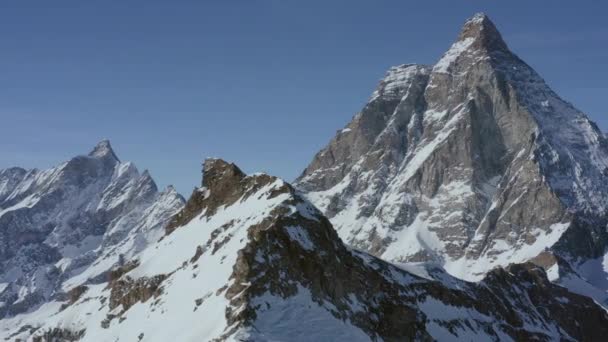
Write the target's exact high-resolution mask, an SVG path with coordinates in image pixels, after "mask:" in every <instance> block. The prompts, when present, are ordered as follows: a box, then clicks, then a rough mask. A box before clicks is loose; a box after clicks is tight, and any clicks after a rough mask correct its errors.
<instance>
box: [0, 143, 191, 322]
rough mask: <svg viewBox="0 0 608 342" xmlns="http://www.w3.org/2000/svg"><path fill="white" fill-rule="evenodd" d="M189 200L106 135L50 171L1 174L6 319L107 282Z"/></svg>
mask: <svg viewBox="0 0 608 342" xmlns="http://www.w3.org/2000/svg"><path fill="white" fill-rule="evenodd" d="M183 202H184V200H183V198H182V197H181V196H180V195H179V194H178V193H177V192H176V191H175V190H174V189H173V188H168V189H166V190H165V191H162V192H159V191H158V189H157V187H156V184H155V183H154V181H153V180H152V177H151V176H150V174H149V173H148V172H147V171H144V172H143V173H139V171H138V170H137V168H136V167H135V166H134V165H133V164H132V163H130V162H121V161H120V160H119V159H118V157H117V156H116V154H115V153H114V151H113V150H112V148H111V146H110V143H109V141H107V140H104V141H101V142H100V143H99V144H97V145H96V146H95V147H94V149H93V150H92V151H91V152H90V153H89V154H88V155H83V156H77V157H75V158H73V159H71V160H69V161H67V162H65V163H63V164H61V165H59V166H57V167H55V168H52V169H49V170H36V169H34V170H24V169H20V168H11V169H6V170H2V171H0V283H1V284H2V285H1V288H0V301H1V302H2V303H3V305H2V306H1V307H0V317H2V316H12V315H16V314H19V313H22V312H26V311H28V310H31V309H32V308H35V307H36V306H38V305H41V304H43V303H45V302H46V301H48V300H50V299H51V298H53V297H56V296H58V297H61V296H63V294H64V292H66V291H70V290H73V289H74V286H76V285H82V284H83V283H86V282H87V281H91V282H97V281H98V279H102V280H103V279H105V274H104V273H105V272H107V271H108V270H110V269H111V268H112V267H113V266H115V265H118V264H120V263H121V262H123V261H124V259H125V258H129V257H130V256H131V255H133V254H134V253H137V252H138V251H140V250H141V249H142V248H143V247H144V246H145V245H147V243H148V240H152V239H158V238H159V237H160V236H162V234H163V233H164V229H163V228H164V226H165V225H166V224H167V222H168V221H169V219H170V218H171V217H172V216H173V215H174V214H175V213H176V212H177V211H179V210H180V209H181V208H182V206H183ZM96 278H97V279H96Z"/></svg>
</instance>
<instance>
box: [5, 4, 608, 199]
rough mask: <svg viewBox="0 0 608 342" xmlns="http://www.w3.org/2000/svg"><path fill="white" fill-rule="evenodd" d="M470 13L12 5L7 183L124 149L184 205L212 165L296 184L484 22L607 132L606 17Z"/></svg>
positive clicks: (577, 8) (578, 9) (593, 9)
mask: <svg viewBox="0 0 608 342" xmlns="http://www.w3.org/2000/svg"><path fill="white" fill-rule="evenodd" d="M455 3H456V2H454V1H416V2H414V1H371V0H368V1H353V0H350V1H292V0H275V1H261V0H260V1H97V2H95V3H93V2H92V1H69V2H68V1H2V2H0V119H1V121H0V125H1V126H0V128H1V134H0V168H4V167H7V166H12V165H20V166H24V167H48V166H50V165H54V164H57V163H58V162H60V161H62V160H65V159H68V158H69V157H71V156H73V155H76V154H80V153H85V152H87V151H88V150H89V149H90V148H91V147H92V146H93V145H94V144H95V143H96V142H97V141H98V140H100V139H102V138H109V139H110V140H111V141H112V144H113V146H114V149H115V151H116V153H117V154H118V155H119V157H121V158H122V159H123V160H132V161H134V162H135V163H136V164H137V165H138V167H139V168H140V170H143V169H146V168H147V169H149V170H150V171H151V173H152V175H153V176H154V178H155V179H156V180H157V182H158V183H159V185H160V186H165V185H167V184H175V185H176V186H177V188H178V190H179V191H180V192H182V193H183V194H185V195H189V193H190V191H191V189H192V188H193V187H194V186H195V185H197V184H198V183H199V182H200V163H201V160H202V159H203V158H204V157H206V156H216V157H222V158H225V159H228V160H231V161H234V162H236V163H237V164H238V165H240V166H241V167H242V168H243V169H244V170H245V171H247V172H256V171H266V172H270V173H272V174H275V175H279V176H281V177H284V178H286V179H287V180H292V179H293V178H295V177H296V176H297V175H298V174H299V172H300V171H301V170H302V169H303V168H304V167H305V166H306V164H307V163H308V162H309V160H310V159H311V158H312V156H313V155H314V154H315V153H316V152H317V151H318V150H319V149H320V148H321V147H322V146H324V145H325V144H326V143H327V141H328V140H329V139H330V138H331V137H332V136H333V134H334V133H335V131H336V130H338V129H340V128H342V127H343V126H344V125H345V124H346V123H347V122H348V121H349V120H350V118H351V117H352V116H353V115H354V114H355V113H356V112H357V111H358V110H359V109H360V108H361V106H362V105H363V103H364V102H365V101H366V99H367V98H368V96H369V95H370V94H371V92H372V90H373V88H374V87H375V86H376V83H377V81H378V80H379V79H380V78H381V77H382V75H383V74H384V72H385V70H386V69H387V68H388V67H389V66H391V65H396V64H401V63H411V62H415V63H427V64H432V63H434V62H435V61H437V60H438V59H439V58H440V56H441V54H442V53H443V52H444V51H445V50H446V49H447V48H448V47H449V46H450V44H451V43H452V41H453V40H454V39H455V37H456V35H457V34H458V31H459V30H460V27H461V25H462V23H463V21H464V20H465V19H466V18H467V17H469V16H471V15H472V14H474V13H475V12H479V11H483V12H486V13H487V14H488V15H490V17H491V18H492V19H493V20H494V22H495V23H496V25H497V26H498V28H499V29H500V30H501V32H502V33H503V36H504V37H505V39H506V40H507V42H508V44H509V45H510V47H511V48H512V49H513V50H514V51H515V52H516V53H517V54H519V55H520V57H522V58H523V59H524V60H526V61H527V62H528V63H529V64H531V65H532V66H533V67H534V68H536V69H537V70H538V71H539V73H540V74H541V75H542V76H543V77H544V78H545V79H546V80H547V81H548V82H549V84H550V85H552V87H553V88H554V89H555V90H556V91H557V92H558V93H559V94H560V95H561V96H562V97H564V98H565V99H567V100H569V101H571V102H573V103H574V104H575V105H576V106H577V107H578V108H580V109H582V110H583V111H585V112H587V113H588V114H589V115H590V116H591V117H592V119H594V120H595V121H596V122H597V123H598V124H599V125H600V127H602V129H604V130H607V129H608V108H607V106H606V104H605V101H606V99H607V98H608V85H607V83H606V80H607V79H608V62H607V61H608V21H607V20H606V13H608V5H607V4H606V2H601V1H596V2H591V1H576V2H574V1H568V2H566V1H558V2H555V1H508V2H507V1H501V2H498V1H486V0H484V1H482V0H476V1H473V0H469V1H458V6H457V7H456V6H455V5H454V4H455ZM34 4H37V5H36V6H34Z"/></svg>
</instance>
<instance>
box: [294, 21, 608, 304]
mask: <svg viewBox="0 0 608 342" xmlns="http://www.w3.org/2000/svg"><path fill="white" fill-rule="evenodd" d="M295 184H296V187H298V188H299V189H301V190H302V191H303V192H304V193H305V195H306V197H307V198H308V199H309V200H310V201H311V202H312V203H314V204H315V205H316V206H317V207H318V208H319V209H320V210H321V211H322V212H323V213H324V214H325V215H327V217H328V218H329V219H330V220H331V222H332V224H333V225H334V227H335V228H336V230H337V231H338V234H339V236H340V237H341V238H342V239H343V240H344V241H345V242H346V243H348V244H349V245H351V246H353V247H355V248H358V249H361V250H365V251H367V252H369V253H371V254H373V255H375V256H378V257H380V258H382V259H385V260H387V261H390V262H393V263H397V264H400V263H411V262H422V263H425V264H427V265H435V266H440V267H443V268H444V269H445V270H447V272H449V273H450V274H452V275H454V276H456V277H459V278H462V279H466V280H474V281H478V280H480V279H482V278H483V277H484V276H485V275H486V274H487V273H488V272H490V271H491V270H492V269H494V268H495V267H499V266H503V267H504V266H507V265H509V264H511V263H521V262H526V261H532V262H535V263H537V264H538V265H540V266H542V267H544V268H545V269H546V271H547V272H548V274H549V277H550V278H551V279H552V280H554V281H557V282H559V283H560V284H562V285H565V286H567V287H569V288H571V289H572V290H574V291H578V292H579V293H582V294H585V295H591V296H593V297H594V298H595V299H596V300H597V301H599V302H602V303H607V302H606V290H608V286H607V284H608V277H607V276H606V275H607V270H606V269H605V266H603V264H605V263H604V262H603V260H604V259H605V258H606V254H605V253H606V247H607V244H608V233H607V224H608V210H607V208H608V140H607V139H606V137H605V136H604V135H603V134H602V133H601V132H600V130H599V129H598V127H597V126H596V125H595V124H594V123H593V122H592V121H590V120H589V119H588V118H587V116H586V115H585V114H584V113H582V112H580V111H579V110H577V109H576V108H574V107H573V106H572V105H571V104H570V103H568V102H566V101H564V100H563V99H561V98H560V97H559V96H558V95H557V94H555V93H554V92H553V91H552V90H551V89H550V88H549V86H548V85H547V84H546V83H545V81H544V80H543V79H542V78H541V77H540V76H539V75H538V74H537V73H536V72H535V71H534V70H533V69H532V68H531V67H530V66H528V65H527V64H526V63H525V62H523V61H522V60H521V59H520V58H519V57H517V56H516V55H515V54H514V53H512V52H511V51H510V50H509V48H508V46H507V44H506V43H505V41H504V40H503V39H502V37H501V35H500V33H499V32H498V30H497V28H496V26H495V25H494V24H493V23H492V22H491V21H490V19H489V18H488V17H487V16H486V15H484V14H477V15H475V16H474V17H472V18H471V19H469V20H467V21H466V22H465V24H464V26H463V28H462V30H461V33H460V35H459V36H458V38H457V39H456V41H455V42H454V43H453V44H452V46H451V47H450V48H449V49H448V51H447V52H446V53H445V54H444V55H443V56H442V57H441V59H440V60H439V61H438V62H437V63H436V64H435V65H433V66H426V65H415V64H405V65H400V66H396V67H393V68H391V69H390V70H389V71H388V72H387V74H386V76H385V77H384V79H382V80H381V81H380V84H379V85H378V87H377V89H376V90H375V91H374V92H373V94H372V96H371V98H370V99H369V101H368V102H367V104H366V105H365V106H364V108H363V109H362V110H361V112H360V113H358V114H357V115H355V117H354V118H353V119H352V121H351V122H350V123H349V124H348V125H347V126H346V127H345V128H344V129H342V130H341V131H339V132H338V134H337V135H336V136H335V137H334V138H333V139H332V140H331V141H330V142H329V144H328V145H327V146H326V147H325V148H323V149H322V150H321V151H320V152H319V153H317V155H316V156H315V157H314V159H313V160H312V162H311V163H310V165H309V166H308V167H307V168H306V169H305V170H304V172H303V173H302V175H301V176H300V177H299V178H298V179H297V181H296V183H295Z"/></svg>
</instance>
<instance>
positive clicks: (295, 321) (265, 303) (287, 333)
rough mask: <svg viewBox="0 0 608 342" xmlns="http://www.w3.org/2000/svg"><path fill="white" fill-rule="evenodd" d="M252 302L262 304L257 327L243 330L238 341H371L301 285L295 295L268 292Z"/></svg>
mask: <svg viewBox="0 0 608 342" xmlns="http://www.w3.org/2000/svg"><path fill="white" fill-rule="evenodd" d="M253 305H260V310H258V311H257V316H258V317H257V318H256V320H255V324H254V325H255V328H253V327H252V328H248V329H246V330H245V331H242V332H241V333H239V334H238V335H237V336H235V339H236V340H243V341H244V340H247V341H294V342H297V341H302V342H304V341H370V337H369V336H368V335H367V334H365V332H363V331H362V330H361V329H360V328H358V327H356V326H355V325H353V324H352V323H351V322H350V321H349V320H341V319H338V318H336V317H335V316H334V315H332V314H331V312H330V310H332V309H333V308H332V307H327V306H323V305H320V304H318V303H317V302H316V301H314V300H313V298H312V295H311V293H310V291H309V290H308V289H307V288H305V287H303V286H301V285H299V284H298V288H297V294H296V295H295V296H291V297H287V298H281V297H277V296H273V295H271V294H269V293H266V294H264V295H263V296H261V297H257V298H255V299H254V300H253ZM311 328H312V329H311Z"/></svg>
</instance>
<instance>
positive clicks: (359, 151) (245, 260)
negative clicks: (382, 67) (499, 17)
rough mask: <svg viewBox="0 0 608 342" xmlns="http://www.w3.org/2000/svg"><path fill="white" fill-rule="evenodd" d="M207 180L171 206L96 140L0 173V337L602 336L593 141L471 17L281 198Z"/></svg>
mask: <svg viewBox="0 0 608 342" xmlns="http://www.w3.org/2000/svg"><path fill="white" fill-rule="evenodd" d="M202 173H203V177H202V183H201V186H200V187H197V188H196V189H195V190H194V191H193V192H192V194H191V196H190V198H189V199H188V201H184V200H183V198H182V197H181V196H180V195H179V194H177V192H176V191H175V190H174V189H173V188H168V189H166V190H165V191H162V192H159V191H158V189H157V187H156V185H155V183H154V181H153V180H152V178H151V177H150V175H149V174H148V173H147V172H143V173H141V174H140V173H139V172H138V171H137V169H136V168H135V166H134V165H133V164H131V163H124V162H121V161H120V160H119V159H118V158H117V157H116V154H115V153H114V151H112V149H111V147H110V144H109V142H107V141H102V142H100V143H99V144H98V145H97V146H96V147H95V148H94V149H93V151H92V152H91V153H89V154H88V155H86V156H78V157H76V158H73V159H72V160H70V161H68V162H66V163H63V164H61V165H60V166H58V167H56V168H52V169H49V170H45V171H39V170H23V169H20V168H11V169H6V170H2V171H0V339H3V340H5V341H22V342H23V341H34V342H43V341H46V342H50V341H53V342H58V341H60V342H63V341H95V342H97V341H104V342H105V341H108V342H120V341H129V342H132V341H146V342H147V341H150V342H156V341H158V342H166V341H179V342H190V341H192V342H194V341H455V340H465V341H603V340H605V337H606V336H608V311H606V309H605V308H603V307H602V306H601V305H600V304H602V305H606V304H607V303H606V289H608V277H607V276H606V274H607V273H606V272H607V271H606V269H608V267H606V266H604V264H608V257H605V252H606V245H607V244H608V233H607V231H606V229H607V223H608V222H607V221H608V216H607V214H606V213H607V207H608V141H607V140H606V137H605V136H604V135H603V134H602V133H601V132H600V131H599V130H598V128H597V127H596V125H595V124H593V123H592V122H590V121H589V120H588V119H587V117H586V116H585V115H584V114H583V113H581V112H579V111H577V110H576V109H574V108H573V107H572V106H571V105H570V104H568V103H567V102H565V101H563V100H561V99H560V98H559V97H558V96H557V95H556V94H555V93H554V92H552V91H551V90H550V89H549V88H548V86H547V85H546V84H545V83H544V81H543V80H542V79H541V78H540V77H539V76H538V75H537V74H536V73H535V72H534V71H533V70H532V69H531V68H530V67H529V66H528V65H526V64H525V63H524V62H523V61H521V60H520V59H519V58H518V57H517V56H515V55H514V54H513V53H511V52H510V51H509V49H508V48H507V45H506V44H505V42H504V41H503V40H502V38H501V36H500V34H499V33H498V31H497V30H496V28H495V26H494V25H493V24H492V23H491V22H490V20H489V19H488V18H487V17H486V16H485V15H481V14H480V15H476V16H474V17H473V18H471V19H469V20H468V21H467V22H466V23H465V25H464V28H463V30H462V32H461V34H460V36H459V38H458V40H457V41H456V42H455V43H454V44H453V45H452V47H451V48H450V49H449V50H448V52H446V53H445V55H444V56H443V57H442V58H441V60H440V61H439V62H438V63H437V64H436V65H434V66H424V65H402V66H398V67H394V68H391V69H390V70H389V72H388V74H387V76H386V77H385V78H384V79H383V80H382V81H381V83H380V85H379V87H378V88H377V90H376V91H375V92H374V93H373V94H372V98H371V99H370V100H369V102H368V103H367V104H366V105H365V108H364V109H363V110H362V111H361V113H359V114H358V115H356V116H355V118H354V119H353V121H352V122H351V123H349V124H348V126H347V127H346V128H344V129H343V130H341V131H340V132H339V133H338V135H337V136H336V137H335V138H334V139H333V140H332V141H331V142H330V143H329V145H328V146H327V147H326V148H324V149H323V150H322V151H321V152H319V153H318V154H317V156H316V157H315V158H314V160H313V161H312V163H311V164H310V166H309V167H308V168H306V170H305V171H304V173H303V174H302V176H301V177H300V178H299V179H298V180H297V181H296V183H295V186H292V185H290V184H289V183H286V182H285V181H283V180H281V179H279V178H276V177H273V176H271V175H268V174H264V173H256V174H251V175H247V174H245V173H244V172H243V171H241V170H240V169H239V168H238V167H237V166H236V165H234V164H232V163H229V162H226V161H224V160H221V159H207V160H206V161H205V162H204V164H203V172H202ZM605 258H606V260H604V259H605ZM581 294H582V295H581ZM590 297H592V298H590ZM598 303H599V304H598Z"/></svg>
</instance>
